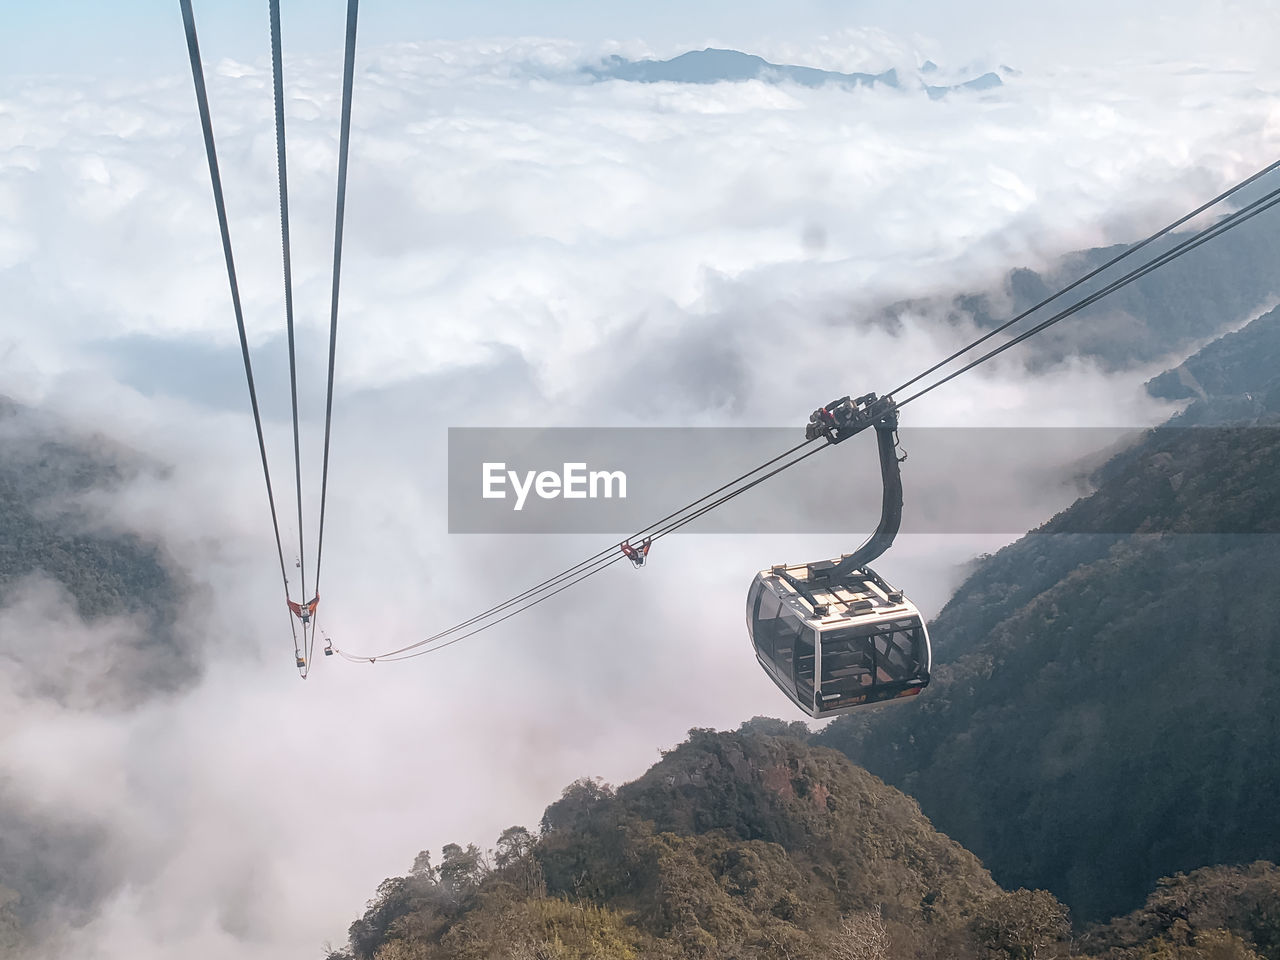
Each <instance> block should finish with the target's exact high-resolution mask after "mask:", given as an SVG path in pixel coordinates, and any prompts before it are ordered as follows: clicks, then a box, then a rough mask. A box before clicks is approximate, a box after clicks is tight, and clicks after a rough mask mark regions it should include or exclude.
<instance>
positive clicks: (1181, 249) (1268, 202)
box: [898, 188, 1280, 407]
mask: <svg viewBox="0 0 1280 960" xmlns="http://www.w3.org/2000/svg"><path fill="white" fill-rule="evenodd" d="M1277 204H1280V188H1278V189H1276V190H1272V191H1271V192H1270V193H1267V194H1264V195H1263V196H1262V197H1260V198H1259V199H1257V200H1255V201H1253V202H1252V203H1249V204H1246V205H1245V206H1243V207H1241V208H1240V209H1239V210H1237V211H1235V212H1234V213H1232V214H1229V215H1228V216H1226V217H1224V218H1223V219H1222V220H1219V221H1218V222H1217V223H1215V224H1211V225H1210V226H1208V227H1205V228H1204V229H1202V230H1200V231H1199V232H1197V233H1195V234H1192V235H1191V236H1190V237H1188V238H1187V239H1186V240H1183V241H1182V242H1181V243H1179V244H1178V245H1177V246H1175V247H1173V248H1171V249H1170V250H1167V251H1165V252H1164V253H1162V254H1161V255H1160V256H1158V257H1156V258H1155V259H1153V260H1150V261H1148V262H1147V263H1145V264H1143V265H1142V266H1141V267H1137V268H1135V269H1134V270H1131V271H1130V272H1129V273H1127V274H1125V275H1124V276H1123V277H1120V278H1119V279H1117V280H1113V281H1112V282H1111V283H1109V284H1107V285H1106V286H1105V287H1103V288H1102V289H1100V290H1098V291H1096V292H1094V293H1092V294H1090V295H1089V296H1087V297H1085V298H1084V299H1083V300H1080V301H1078V302H1077V303H1074V304H1072V305H1071V306H1070V307H1068V308H1066V309H1065V310H1062V311H1060V312H1058V313H1056V314H1054V315H1053V316H1051V317H1049V318H1048V319H1046V320H1042V321H1041V322H1040V323H1038V324H1036V325H1035V326H1034V327H1032V328H1031V329H1029V330H1025V331H1023V332H1022V333H1020V334H1018V336H1016V337H1014V338H1013V339H1012V340H1009V341H1008V342H1007V343H1002V344H1001V345H1000V346H998V347H996V348H995V349H994V350H990V351H988V352H987V353H985V354H983V355H982V356H980V357H978V358H977V359H976V360H972V361H970V362H969V363H967V364H966V365H965V366H963V367H961V368H960V369H958V370H954V371H952V372H951V373H949V374H948V375H947V376H945V377H943V378H942V379H941V380H937V381H935V382H934V383H931V384H929V386H927V387H925V388H924V389H922V390H918V391H917V392H915V393H913V394H912V395H911V396H909V397H907V398H906V399H905V400H900V401H899V402H898V406H899V407H904V406H906V405H907V404H908V403H910V402H911V401H913V400H917V399H919V398H920V397H923V396H924V395H925V394H926V393H929V392H930V391H931V390H935V389H937V388H938V387H940V386H942V385H943V384H944V383H948V382H950V381H951V380H954V379H955V378H956V377H958V376H960V375H961V374H962V373H965V372H967V371H969V370H972V369H973V368H974V367H976V366H978V365H979V364H982V363H985V362H986V361H988V360H990V359H991V358H992V357H996V356H999V355H1000V354H1001V353H1003V352H1004V351H1006V350H1008V349H1010V348H1011V347H1015V346H1017V345H1018V344H1019V343H1022V341H1024V340H1027V339H1029V338H1030V337H1033V336H1035V335H1036V334H1037V333H1040V332H1041V331H1042V330H1045V329H1047V328H1049V327H1051V326H1053V325H1054V324H1055V323H1057V322H1058V321H1059V320H1062V319H1065V318H1066V317H1069V316H1071V315H1072V314H1075V313H1078V312H1079V311H1081V310H1083V309H1084V308H1085V307H1088V306H1091V305H1092V304H1094V303H1096V302H1097V301H1099V300H1101V299H1102V298H1103V297H1106V296H1108V295H1109V294H1112V293H1114V292H1115V291H1116V290H1119V289H1120V288H1121V287H1125V286H1128V285H1129V284H1130V283H1133V282H1134V281H1135V280H1139V279H1141V278H1142V277H1145V276H1146V275H1147V274H1149V273H1152V272H1154V271H1156V270H1158V269H1160V268H1161V267H1163V266H1164V265H1166V264H1168V263H1170V262H1172V261H1174V260H1176V259H1178V257H1180V256H1182V255H1183V254H1184V253H1188V252H1190V251H1191V250H1194V249H1195V248H1196V247H1199V246H1201V245H1202V244H1205V243H1208V242H1209V241H1210V240H1213V239H1215V238H1217V237H1220V236H1222V234H1224V233H1226V232H1227V231H1228V230H1231V229H1233V228H1234V227H1238V226H1239V225H1240V224H1242V223H1244V222H1245V221H1246V220H1251V219H1252V218H1254V217H1256V216H1257V215H1258V214H1260V213H1263V212H1264V211H1266V210H1270V209H1271V208H1272V207H1274V206H1276V205H1277Z"/></svg>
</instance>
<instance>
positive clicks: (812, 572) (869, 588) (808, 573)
mask: <svg viewBox="0 0 1280 960" xmlns="http://www.w3.org/2000/svg"><path fill="white" fill-rule="evenodd" d="M834 565H835V562H834V561H832V560H820V561H817V562H815V563H799V564H794V565H791V566H788V565H786V564H777V565H776V566H773V567H770V568H769V569H768V570H761V571H760V579H762V580H763V581H764V582H766V583H767V584H768V585H769V586H770V587H771V588H772V589H773V591H774V592H775V593H776V594H778V596H780V597H782V599H783V600H784V601H785V602H787V603H788V605H790V606H791V608H792V609H793V610H795V612H796V613H797V614H798V615H799V616H800V617H801V618H802V619H803V620H804V621H805V622H806V623H807V624H809V625H811V626H814V627H817V628H818V629H819V630H823V629H826V628H833V627H837V626H839V627H845V626H850V625H856V624H860V623H877V622H879V621H881V620H885V619H893V618H895V617H898V616H919V611H918V610H916V607H915V604H913V603H912V602H911V601H910V600H908V599H907V598H906V597H904V596H903V595H902V591H901V590H895V589H894V588H893V587H891V586H890V585H889V584H888V583H886V582H885V581H884V580H883V579H881V577H880V576H879V574H877V573H876V572H875V571H874V570H868V569H862V570H855V571H853V572H852V573H850V574H848V575H846V576H845V577H844V578H842V579H841V580H840V581H839V582H838V583H830V582H825V581H824V579H823V574H824V572H825V571H827V570H829V569H831V567H833V566H834ZM781 573H786V574H788V575H789V576H790V577H791V578H792V579H794V580H798V581H800V582H802V583H804V585H805V589H806V592H807V593H808V594H809V596H810V597H812V602H810V600H809V599H807V598H805V597H804V596H803V595H802V594H801V593H800V591H799V590H798V589H796V587H795V585H794V584H792V583H791V582H789V580H788V579H787V578H786V577H783V576H780V574H781Z"/></svg>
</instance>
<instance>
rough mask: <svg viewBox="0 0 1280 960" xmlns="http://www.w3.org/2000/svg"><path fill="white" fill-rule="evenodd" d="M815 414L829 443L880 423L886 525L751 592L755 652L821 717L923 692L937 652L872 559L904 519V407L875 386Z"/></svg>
mask: <svg viewBox="0 0 1280 960" xmlns="http://www.w3.org/2000/svg"><path fill="white" fill-rule="evenodd" d="M809 420H810V424H809V428H808V436H809V438H810V439H815V438H816V437H818V436H825V437H826V438H827V439H828V440H829V441H830V442H831V443H839V442H840V441H841V440H845V439H848V438H849V437H851V436H853V435H854V434H856V433H860V432H861V431H862V430H864V429H866V428H867V427H868V426H870V427H874V428H875V431H876V443H877V446H878V447H879V451H880V475H881V479H882V482H883V486H884V498H883V503H882V507H881V515H880V523H879V525H878V526H877V527H876V531H875V533H873V534H872V535H871V537H870V538H869V539H868V540H867V542H866V543H864V544H863V545H862V546H861V547H859V548H858V549H857V550H856V551H854V552H853V553H850V554H845V555H843V556H841V557H838V558H836V559H834V560H820V561H817V562H814V563H803V564H796V565H792V566H788V565H786V564H778V565H776V566H773V567H770V568H769V569H767V570H761V571H760V572H759V573H758V574H756V577H755V580H754V581H753V582H752V584H751V589H750V591H748V593H747V631H748V633H749V634H750V637H751V642H752V644H753V645H754V646H755V650H756V659H758V660H759V661H760V665H761V666H762V667H764V670H765V673H767V674H768V675H769V677H770V678H771V679H772V680H773V682H774V683H776V684H777V685H778V687H779V688H780V689H781V690H782V692H783V693H785V694H786V695H787V696H788V697H790V698H791V700H792V701H793V702H794V703H795V704H796V706H798V707H799V708H800V709H801V710H803V711H804V712H805V713H807V714H808V715H809V716H811V717H814V718H817V719H820V718H823V717H833V716H835V715H837V714H841V713H848V712H850V711H851V710H854V709H856V708H857V707H860V706H864V705H867V704H872V703H882V702H885V701H888V700H897V699H902V698H905V697H911V696H914V695H916V694H918V693H919V692H920V691H921V690H923V689H924V688H925V687H926V686H927V685H928V683H929V668H930V663H931V654H930V649H929V632H928V630H927V629H926V628H925V625H924V619H923V618H922V617H921V616H920V611H919V610H917V609H916V607H915V605H914V604H913V603H911V601H910V600H908V599H907V598H906V597H905V596H903V594H902V592H901V591H900V590H896V589H894V588H893V587H892V586H890V585H889V584H888V583H886V582H885V581H884V580H883V579H882V578H881V577H880V576H879V575H878V574H877V573H876V572H875V571H874V570H872V569H871V568H870V567H868V566H867V564H868V563H869V562H870V561H872V560H874V559H875V558H876V557H878V556H880V555H881V554H882V553H884V552H885V551H886V550H887V549H889V547H890V545H892V543H893V539H894V537H895V536H897V533H898V527H899V526H900V524H901V522H902V475H901V472H900V470H899V464H898V457H897V429H898V411H897V407H896V405H895V404H894V402H893V400H892V398H890V397H884V398H881V399H877V398H876V395H875V394H873V393H872V394H867V395H866V396H864V397H859V398H857V399H856V400H850V399H849V398H848V397H843V398H841V399H840V400H836V401H833V402H832V403H829V404H827V406H826V407H823V408H821V409H819V410H816V411H815V412H814V414H813V415H812V416H811V417H810V418H809Z"/></svg>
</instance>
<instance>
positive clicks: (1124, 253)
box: [889, 160, 1280, 396]
mask: <svg viewBox="0 0 1280 960" xmlns="http://www.w3.org/2000/svg"><path fill="white" fill-rule="evenodd" d="M1276 169H1280V160H1277V161H1276V162H1275V163H1272V164H1269V165H1267V166H1265V167H1263V168H1262V169H1261V170H1259V171H1258V172H1257V173H1255V174H1253V175H1252V176H1250V177H1247V178H1245V179H1244V180H1241V181H1240V182H1239V183H1237V184H1236V185H1235V186H1233V187H1231V188H1230V189H1228V190H1224V191H1223V192H1222V193H1220V194H1218V195H1217V196H1216V197H1214V198H1213V199H1212V200H1208V201H1206V202H1205V203H1202V204H1201V205H1200V206H1198V207H1196V208H1195V209H1194V210H1192V211H1191V212H1190V213H1188V214H1186V215H1185V216H1182V217H1179V218H1178V219H1177V220H1174V221H1173V222H1172V223H1170V224H1169V225H1168V226H1165V227H1162V228H1161V229H1159V230H1157V231H1156V232H1155V233H1153V234H1151V236H1149V237H1147V238H1146V239H1145V240H1142V241H1140V242H1138V243H1136V244H1134V245H1133V246H1131V247H1127V248H1126V249H1125V250H1124V251H1122V252H1121V253H1119V254H1118V255H1116V256H1114V257H1112V258H1111V259H1110V260H1108V261H1107V262H1106V263H1104V264H1102V266H1100V267H1096V268H1094V269H1093V270H1090V271H1089V272H1088V273H1086V274H1085V275H1084V276H1082V277H1080V278H1079V279H1078V280H1075V281H1074V282H1072V283H1069V284H1067V286H1065V287H1063V288H1062V289H1061V290H1058V291H1057V292H1056V293H1053V294H1051V295H1050V296H1048V297H1045V298H1044V299H1043V300H1041V301H1040V302H1039V303H1037V304H1036V305H1035V306H1032V307H1028V308H1027V309H1026V310H1023V311H1022V312H1021V313H1020V314H1018V315H1017V316H1016V317H1013V318H1011V319H1009V320H1006V321H1005V322H1004V323H1002V324H1001V325H1000V326H998V327H996V328H995V329H993V330H989V331H988V332H987V333H985V334H984V335H983V336H981V337H979V338H978V339H977V340H974V341H973V342H972V343H970V344H969V345H968V346H966V347H962V348H960V349H959V350H957V351H956V352H955V353H953V354H951V356H949V357H947V358H946V359H944V360H939V361H938V362H937V363H935V364H934V365H933V366H931V367H930V368H929V369H928V370H925V371H923V372H921V373H918V374H916V375H915V376H914V377H912V378H911V379H910V380H908V381H907V382H906V383H903V384H900V385H899V386H898V387H897V389H895V390H891V391H890V392H889V396H894V395H896V394H899V393H901V392H902V391H903V390H905V389H907V388H908V387H910V386H912V385H913V384H915V383H917V382H919V381H920V380H923V379H924V378H925V377H927V376H929V374H931V373H934V372H935V371H937V370H939V369H941V368H942V367H945V366H946V365H947V364H948V363H950V362H951V361H952V360H955V359H957V358H959V357H961V356H963V355H964V354H966V353H968V352H969V351H970V350H972V349H974V348H975V347H977V346H979V345H981V344H983V343H986V341H988V340H990V339H991V338H992V337H994V336H995V335H996V334H998V333H1002V332H1004V331H1005V330H1007V329H1008V328H1009V327H1011V326H1013V325H1014V324H1015V323H1017V322H1018V321H1019V320H1025V319H1026V318H1027V317H1029V316H1030V315H1031V314H1033V313H1035V312H1036V311H1037V310H1039V309H1041V308H1042V307H1045V306H1047V305H1049V304H1050V303H1052V302H1053V301H1054V300H1057V299H1058V298H1059V297H1061V296H1063V295H1064V294H1067V293H1070V292H1071V291H1072V290H1074V289H1076V288H1077V287H1079V286H1080V285H1081V284H1083V283H1087V282H1088V281H1090V280H1092V279H1093V278H1094V277H1096V276H1098V274H1100V273H1102V272H1103V271H1104V270H1107V269H1109V268H1111V267H1113V266H1115V265H1116V264H1117V263H1119V262H1120V261H1121V260H1124V259H1125V258H1126V257H1129V256H1132V255H1133V254H1135V253H1137V252H1138V251H1139V250H1141V249H1142V248H1143V247H1146V246H1148V245H1149V244H1151V243H1154V242H1155V241H1156V240H1159V239H1160V238H1161V237H1163V236H1165V235H1166V234H1169V233H1172V232H1173V231H1174V230H1176V229H1177V228H1178V227H1180V226H1182V225H1183V224H1184V223H1187V222H1188V221H1189V220H1193V219H1195V218H1196V217H1198V216H1199V215H1200V214H1202V213H1204V212H1205V211H1206V210H1208V209H1209V208H1210V207H1213V206H1215V205H1217V204H1219V203H1221V202H1222V201H1223V200H1225V199H1227V198H1228V197H1230V196H1232V195H1233V194H1235V193H1237V192H1238V191H1240V190H1243V189H1244V188H1245V187H1247V186H1248V185H1249V184H1251V183H1253V182H1254V181H1255V180H1258V179H1260V178H1262V177H1264V176H1266V175H1267V174H1268V173H1271V172H1272V171H1273V170H1276Z"/></svg>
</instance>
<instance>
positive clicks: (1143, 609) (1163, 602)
mask: <svg viewBox="0 0 1280 960" xmlns="http://www.w3.org/2000/svg"><path fill="white" fill-rule="evenodd" d="M1269 322H1270V321H1269ZM1240 358H1241V360H1247V361H1249V362H1250V363H1252V362H1253V361H1254V360H1255V359H1256V358H1255V357H1254V356H1253V355H1252V354H1250V353H1248V352H1242V353H1241V354H1240ZM1273 369H1276V370H1280V363H1277V364H1275V365H1274V366H1273ZM1223 373H1224V376H1225V381H1224V382H1236V381H1234V380H1233V379H1232V378H1231V377H1230V376H1229V375H1227V374H1226V371H1224V372H1223ZM1264 385H1265V384H1264ZM1213 399H1215V398H1209V400H1208V401H1198V404H1199V405H1201V407H1207V406H1211V401H1212V400H1213ZM1194 409H1196V408H1193V411H1189V413H1193V412H1194ZM1251 412H1252V413H1254V414H1257V413H1259V411H1257V410H1252V411H1251ZM1211 413H1212V411H1211ZM1216 419H1219V417H1217V415H1216V414H1213V415H1210V414H1204V415H1201V416H1195V415H1192V416H1190V417H1182V418H1179V420H1178V422H1179V423H1187V422H1192V423H1194V422H1202V421H1206V420H1207V421H1213V420H1216ZM1097 479H1098V482H1099V484H1100V485H1099V488H1098V490H1097V491H1096V492H1095V493H1094V494H1093V495H1092V496H1090V497H1087V498H1084V499H1083V500H1081V501H1079V502H1077V503H1076V504H1075V505H1074V506H1072V507H1071V508H1070V509H1068V510H1066V511H1064V512H1063V513H1062V514H1060V515H1059V516H1057V517H1055V518H1054V519H1053V520H1052V521H1050V522H1049V523H1048V524H1046V525H1045V526H1044V527H1043V528H1041V530H1040V531H1039V532H1037V533H1034V534H1031V535H1028V536H1027V537H1024V538H1023V539H1022V540H1020V541H1018V542H1017V543H1015V544H1012V545H1010V546H1009V547H1007V548H1005V549H1004V550H1002V551H1000V552H999V553H997V554H996V555H995V556H994V557H991V558H987V559H986V560H985V561H983V562H982V563H980V564H979V565H978V568H977V570H976V571H975V572H974V573H973V575H972V576H971V577H970V578H969V579H968V580H967V581H966V583H965V584H964V585H963V586H962V587H961V588H960V590H959V591H958V592H957V593H956V595H955V597H954V598H953V599H952V601H951V602H950V603H949V604H948V605H947V606H946V607H945V608H944V609H943V611H942V612H941V614H940V615H939V616H938V618H937V620H936V621H935V622H934V624H933V625H932V627H931V635H932V637H933V639H934V642H935V650H936V656H935V664H936V669H935V674H934V680H933V683H932V685H931V687H930V689H929V690H928V691H927V692H926V694H925V695H924V696H922V697H921V698H920V702H919V703H918V704H916V705H914V706H913V708H912V709H898V710H895V711H892V712H888V711H886V712H883V713H877V712H874V711H873V712H871V713H867V714H860V715H854V716H850V717H844V718H840V719H839V720H837V721H835V722H833V723H832V724H831V725H830V726H829V727H828V728H827V729H826V730H824V731H823V732H822V733H821V734H820V735H819V736H818V738H817V739H818V742H821V743H824V744H827V745H829V746H834V747H837V748H838V749H840V750H842V751H844V752H845V753H846V754H847V755H849V756H850V757H851V758H853V759H854V761H855V762H857V763H859V764H863V765H865V766H866V767H867V768H868V769H869V770H871V771H872V772H874V773H876V774H877V775H879V776H882V777H884V779H885V780H886V781H887V782H889V783H892V784H894V785H895V786H898V787H900V788H901V789H903V790H904V791H906V792H907V793H909V794H911V795H912V796H914V797H916V799H918V800H919V802H920V804H921V807H922V809H923V810H924V811H925V813H926V814H928V815H929V817H930V818H931V819H932V820H933V821H934V822H935V823H936V824H937V825H938V827H939V828H940V829H942V830H944V831H945V832H947V833H948V834H949V835H950V836H953V837H955V838H956V839H957V840H959V841H960V842H961V843H963V844H964V845H965V846H966V847H968V848H969V849H971V850H973V851H974V852H975V853H976V854H978V855H979V856H980V857H981V858H982V859H983V862H984V863H986V864H987V865H988V866H989V867H990V868H991V870H992V872H993V875H994V876H995V878H996V879H997V880H998V881H1000V882H1001V883H1003V884H1005V885H1030V886H1042V887H1045V888H1047V889H1049V890H1051V891H1052V892H1054V893H1055V894H1056V895H1058V896H1059V897H1061V898H1062V899H1063V900H1064V901H1065V902H1066V903H1068V904H1069V905H1070V906H1071V907H1072V909H1073V910H1074V911H1076V913H1077V915H1078V916H1079V917H1081V918H1083V919H1099V918H1102V917H1105V916H1107V915H1109V914H1112V913H1115V912H1119V911H1122V910H1127V909H1131V908H1132V907H1134V906H1135V905H1136V904H1137V903H1138V902H1139V901H1140V899H1141V897H1142V895H1143V893H1144V892H1145V891H1146V890H1148V889H1150V887H1151V885H1152V884H1153V883H1154V882H1155V880H1156V879H1157V878H1158V877H1160V876H1163V875H1167V874H1172V873H1176V872H1179V871H1187V870H1192V869H1195V868H1197V867H1201V866H1204V865H1206V864H1213V863H1233V862H1242V861H1248V860H1253V859H1255V858H1257V857H1267V858H1270V859H1277V858H1280V804H1278V803H1277V802H1276V799H1275V798H1276V796H1277V795H1278V793H1280V589H1277V587H1276V576H1277V571H1280V536H1278V535H1277V534H1280V424H1278V423H1277V418H1275V417H1274V416H1267V415H1265V413H1264V414H1263V415H1262V416H1261V417H1260V418H1259V417H1255V418H1254V419H1253V421H1252V422H1251V423H1246V424H1237V425H1233V426H1229V427H1224V426H1203V427H1193V428H1183V427H1177V426H1169V427H1165V428H1161V429H1159V430H1156V431H1152V432H1151V433H1150V434H1149V435H1147V436H1146V437H1145V438H1144V439H1143V440H1142V442H1141V443H1139V444H1138V445H1137V446H1136V447H1135V448H1133V449H1132V450H1129V451H1126V452H1125V453H1123V454H1121V455H1120V456H1118V457H1116V458H1115V459H1114V460H1113V461H1111V462H1110V463H1109V464H1107V466H1106V467H1104V468H1103V469H1102V470H1101V471H1099V474H1098V477H1097Z"/></svg>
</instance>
